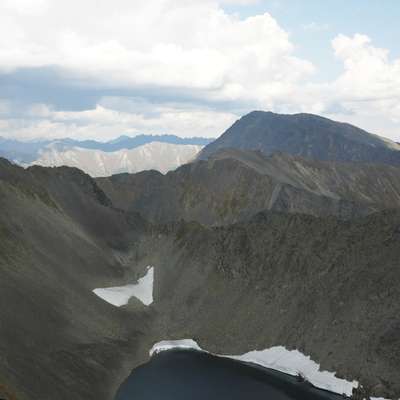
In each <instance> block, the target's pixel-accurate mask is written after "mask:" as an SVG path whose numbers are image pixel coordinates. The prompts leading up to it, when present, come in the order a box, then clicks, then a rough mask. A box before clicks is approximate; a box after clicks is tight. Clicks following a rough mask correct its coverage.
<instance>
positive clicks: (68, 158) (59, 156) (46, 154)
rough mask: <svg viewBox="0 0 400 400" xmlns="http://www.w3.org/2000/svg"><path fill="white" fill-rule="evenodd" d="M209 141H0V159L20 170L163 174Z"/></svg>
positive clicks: (148, 137)
mask: <svg viewBox="0 0 400 400" xmlns="http://www.w3.org/2000/svg"><path fill="white" fill-rule="evenodd" d="M211 140H212V139H206V138H196V137H195V138H180V137H178V136H174V135H154V136H153V135H138V136H135V137H129V136H120V137H119V138H117V139H114V140H110V141H108V142H99V141H95V140H85V141H78V140H74V139H69V138H67V139H57V140H39V141H30V142H22V141H18V140H11V139H5V138H0V156H1V157H4V158H7V159H8V160H10V161H13V162H15V163H17V164H20V165H22V166H29V165H42V166H48V167H55V166H61V165H66V166H70V167H77V168H80V169H82V170H83V171H85V172H86V173H88V174H90V175H92V176H106V175H112V174H116V173H120V172H131V173H133V172H138V171H142V170H144V169H156V170H158V171H161V172H166V171H168V170H170V169H174V168H176V167H178V166H179V165H181V164H184V163H186V162H188V161H190V160H192V159H193V158H194V157H195V156H196V155H197V153H198V152H199V151H200V150H201V149H202V147H203V146H205V145H206V144H208V143H210V142H211Z"/></svg>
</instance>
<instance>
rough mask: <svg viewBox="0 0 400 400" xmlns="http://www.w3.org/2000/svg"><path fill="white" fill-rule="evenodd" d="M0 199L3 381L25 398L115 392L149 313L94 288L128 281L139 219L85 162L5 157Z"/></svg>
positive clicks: (99, 396) (101, 396) (20, 398)
mask: <svg viewBox="0 0 400 400" xmlns="http://www.w3.org/2000/svg"><path fill="white" fill-rule="evenodd" d="M0 207H1V210H2V212H1V213H0V321H1V323H0V385H1V384H2V385H5V386H6V387H7V388H8V389H7V390H8V391H9V392H10V393H14V394H15V396H16V399H18V400H24V399H49V400H50V399H71V398H74V399H96V400H97V399H106V398H107V399H111V398H112V396H113V393H114V391H115V389H116V387H117V385H118V384H119V382H120V381H121V379H123V377H124V376H125V374H126V373H127V369H126V370H124V362H126V361H128V360H127V358H128V355H131V354H135V351H136V350H135V349H136V348H137V338H138V337H139V336H140V335H141V334H142V332H143V330H145V329H146V328H145V327H146V320H147V319H146V318H143V317H141V316H140V314H138V315H130V316H129V318H128V316H127V313H126V311H124V310H118V309H114V308H113V307H111V306H110V305H109V304H107V303H104V302H103V301H101V300H100V299H98V298H97V297H96V296H95V295H93V294H92V292H91V290H92V289H93V287H95V285H100V284H101V283H104V282H115V283H119V282H122V281H123V280H124V275H125V272H124V271H125V269H126V267H125V264H124V263H125V261H124V259H123V258H122V256H121V254H123V251H126V249H127V246H128V244H130V243H131V242H132V241H135V240H136V238H137V232H138V229H139V228H140V230H142V228H143V226H144V223H143V221H142V219H141V218H140V217H138V216H135V215H127V214H122V213H120V212H116V211H115V210H113V209H112V208H111V207H110V203H109V201H108V200H107V198H106V197H105V196H104V194H103V193H102V192H101V191H100V190H98V188H97V186H96V184H95V183H94V182H93V180H92V179H91V178H90V177H88V176H87V175H85V174H83V173H82V172H81V171H79V170H75V169H70V168H60V169H56V170H54V169H44V168H39V167H35V168H32V169H29V170H27V171H25V170H24V169H22V168H19V167H15V166H12V165H11V164H9V163H8V162H7V161H5V160H0ZM129 359H130V356H129ZM121 371H122V372H121ZM124 371H125V372H124ZM118 374H120V375H118ZM0 393H1V394H3V393H2V391H1V390H0ZM4 396H5V395H4ZM5 398H6V399H7V397H5Z"/></svg>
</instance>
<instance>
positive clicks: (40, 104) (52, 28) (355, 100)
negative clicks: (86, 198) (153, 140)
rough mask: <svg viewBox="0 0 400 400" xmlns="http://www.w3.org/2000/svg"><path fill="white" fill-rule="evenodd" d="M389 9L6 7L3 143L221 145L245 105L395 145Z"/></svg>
mask: <svg viewBox="0 0 400 400" xmlns="http://www.w3.org/2000/svg"><path fill="white" fill-rule="evenodd" d="M399 20H400V3H399V2H398V1H395V0H383V1H376V0H368V1H361V0H351V1H344V0H336V1H333V0H325V1H317V0H302V1H300V0H260V1H257V0H147V1H146V2H143V1H142V0H115V1H113V2H110V1H108V0H85V1H84V2H82V1H79V0H68V1H67V0H58V1H57V2H54V1H52V0H2V1H1V2H0V136H5V137H12V138H18V139H24V140H25V139H37V138H57V137H65V136H69V137H73V138H76V139H87V138H95V139H99V140H108V139H112V138H114V137H117V136H120V135H121V134H128V135H136V134H140V133H147V134H152V133H153V134H162V133H170V134H176V135H179V136H207V137H216V136H218V135H220V134H221V133H222V132H223V131H224V130H225V129H226V128H228V127H229V126H230V125H231V124H232V123H233V122H234V121H235V120H236V119H237V118H239V117H240V116H241V115H243V114H245V113H247V112H249V111H252V110H254V109H261V110H271V111H275V112H281V113H297V112H309V113H315V114H320V115H324V116H326V117H328V118H332V119H335V120H339V121H345V122H349V123H352V124H355V125H357V126H360V127H361V128H364V129H366V130H368V131H370V132H373V133H377V134H379V135H381V136H385V137H388V138H391V139H394V140H397V141H400V41H399V40H398V38H399V37H400V34H399V33H400V32H399V27H398V26H399V24H398V21H399Z"/></svg>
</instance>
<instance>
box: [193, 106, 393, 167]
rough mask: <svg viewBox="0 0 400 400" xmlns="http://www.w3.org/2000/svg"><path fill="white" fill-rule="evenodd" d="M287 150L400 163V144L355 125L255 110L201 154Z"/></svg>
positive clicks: (202, 156) (322, 156) (325, 157)
mask: <svg viewBox="0 0 400 400" xmlns="http://www.w3.org/2000/svg"><path fill="white" fill-rule="evenodd" d="M224 148H236V149H243V150H259V151H261V152H262V153H264V154H265V155H270V154H272V153H274V152H277V151H279V152H285V153H289V154H292V155H296V156H302V157H307V158H312V159H317V160H323V161H328V160H330V161H356V162H359V161H361V162H378V163H386V164H400V146H399V145H398V144H397V143H395V142H392V141H390V140H389V139H385V138H382V137H380V136H377V135H373V134H371V133H368V132H366V131H364V130H362V129H359V128H357V127H355V126H353V125H350V124H347V123H341V122H336V121H332V120H330V119H327V118H324V117H320V116H318V115H313V114H294V115H285V114H275V113H272V112H264V111H253V112H251V113H250V114H247V115H245V116H244V117H242V118H241V119H239V120H238V121H236V122H235V123H234V124H233V125H232V126H231V127H230V128H229V129H228V130H227V131H226V132H225V133H224V134H223V135H222V136H221V137H220V138H218V139H217V140H216V141H214V142H213V143H210V144H209V145H207V146H206V147H205V148H204V149H203V150H202V152H201V153H200V155H199V158H200V159H207V158H208V157H209V156H210V155H211V154H214V153H215V152H217V151H218V150H220V149H224Z"/></svg>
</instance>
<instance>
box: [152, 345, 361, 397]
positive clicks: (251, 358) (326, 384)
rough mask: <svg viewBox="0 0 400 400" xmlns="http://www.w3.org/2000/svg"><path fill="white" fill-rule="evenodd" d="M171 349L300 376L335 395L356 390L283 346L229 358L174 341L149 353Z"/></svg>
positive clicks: (307, 358)
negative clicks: (222, 358)
mask: <svg viewBox="0 0 400 400" xmlns="http://www.w3.org/2000/svg"><path fill="white" fill-rule="evenodd" d="M172 349H193V350H197V351H203V352H205V353H209V354H212V355H215V356H218V357H225V358H230V359H233V360H239V361H243V362H247V363H252V364H256V365H260V366H262V367H265V368H270V369H274V370H276V371H281V372H284V373H286V374H289V375H294V376H296V375H299V374H301V375H302V376H303V377H304V378H305V379H306V380H307V381H309V382H310V383H312V384H313V385H314V386H315V387H317V388H320V389H325V390H329V391H331V392H334V393H339V394H345V395H347V396H351V394H352V391H353V388H357V387H358V382H357V381H353V382H349V381H346V380H345V379H340V378H337V377H336V376H335V373H334V372H327V371H320V366H319V364H317V363H316V362H315V361H313V360H311V358H310V357H309V356H305V355H304V354H302V353H301V352H300V351H298V350H287V349H286V348H285V347H283V346H277V347H271V348H270V349H266V350H261V351H257V350H256V351H250V352H248V353H245V354H242V355H238V356H231V355H221V354H213V353H210V352H208V351H206V350H203V349H202V348H201V347H200V346H199V345H198V344H197V343H196V342H195V341H194V340H192V339H183V340H173V341H162V342H158V343H156V344H155V345H154V346H153V347H152V348H151V350H150V356H152V355H153V354H157V353H159V352H162V351H166V350H172Z"/></svg>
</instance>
